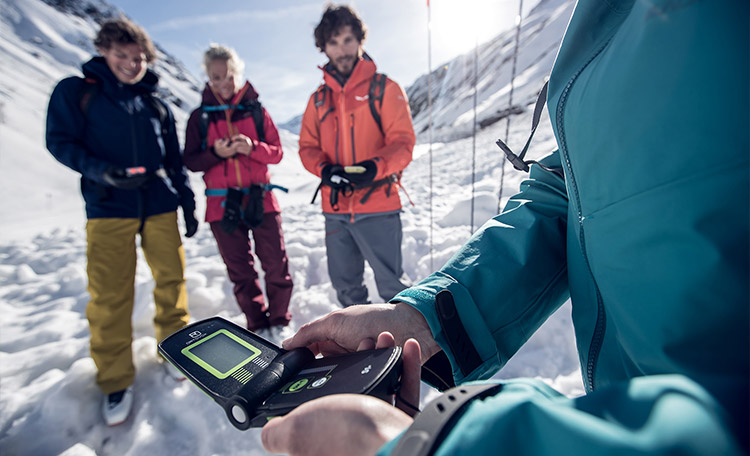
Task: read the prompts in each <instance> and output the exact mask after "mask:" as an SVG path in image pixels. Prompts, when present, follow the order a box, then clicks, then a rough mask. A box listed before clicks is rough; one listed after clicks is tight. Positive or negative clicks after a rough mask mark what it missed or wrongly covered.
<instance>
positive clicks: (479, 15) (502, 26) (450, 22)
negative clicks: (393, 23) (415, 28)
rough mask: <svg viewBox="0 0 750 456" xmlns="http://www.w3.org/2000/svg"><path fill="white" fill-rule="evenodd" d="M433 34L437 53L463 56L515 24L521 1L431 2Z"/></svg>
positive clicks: (440, 0) (451, 0)
mask: <svg viewBox="0 0 750 456" xmlns="http://www.w3.org/2000/svg"><path fill="white" fill-rule="evenodd" d="M430 6H431V8H432V11H431V19H432V21H431V24H430V25H431V30H432V39H433V43H434V46H435V47H436V49H437V48H438V46H439V49H440V50H441V51H443V52H446V53H450V54H460V53H464V52H468V51H470V50H471V49H473V47H474V45H475V44H476V43H477V42H479V43H483V42H485V41H487V40H489V39H490V38H492V37H494V36H496V35H497V34H499V33H500V32H502V31H503V30H507V29H508V28H510V27H512V26H513V25H514V24H515V21H516V16H517V13H518V0H505V1H497V0H462V1H458V0H431V1H430Z"/></svg>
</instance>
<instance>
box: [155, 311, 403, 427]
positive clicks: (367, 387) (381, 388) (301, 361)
mask: <svg viewBox="0 0 750 456" xmlns="http://www.w3.org/2000/svg"><path fill="white" fill-rule="evenodd" d="M159 352H161V354H162V355H164V357H165V358H166V359H167V360H168V361H169V362H170V363H172V364H173V365H174V366H175V367H177V369H179V370H180V371H181V372H182V373H183V374H185V376H186V377H187V378H188V379H189V380H190V381H191V382H192V383H194V384H195V385H196V386H197V387H198V388H200V389H201V390H203V392H205V393H206V394H208V395H209V396H210V397H211V398H212V399H213V400H214V401H216V402H217V403H218V404H219V405H221V406H222V407H223V408H224V411H225V412H226V414H227V417H228V418H229V421H230V422H231V423H232V424H233V425H234V426H235V427H236V428H237V429H241V430H246V429H249V428H251V427H261V426H263V425H264V424H265V423H266V422H267V421H268V420H269V419H271V418H274V417H277V416H282V415H285V414H287V413H289V412H290V411H292V410H293V409H294V408H295V407H297V406H298V405H300V404H302V403H304V402H307V401H309V400H312V399H315V398H318V397H322V396H327V395H330V394H339V393H356V394H368V395H370V396H374V397H377V398H380V399H383V400H385V401H388V402H391V400H392V396H393V395H394V394H396V392H397V391H398V387H399V377H400V375H401V348H400V347H391V348H382V349H377V350H367V351H361V352H356V353H349V354H346V355H340V356H331V357H325V358H315V357H314V356H313V354H312V352H311V351H310V350H308V349H307V348H296V349H294V350H290V351H287V350H284V349H282V348H280V347H277V346H276V345H274V344H273V343H271V342H269V341H267V340H265V339H263V338H262V337H260V336H258V335H256V334H255V333H253V332H250V331H248V330H246V329H244V328H242V327H240V326H238V325H236V324H234V323H232V322H230V321H228V320H225V319H224V318H221V317H212V318H209V319H206V320H202V321H198V322H195V323H192V324H190V325H188V326H186V327H184V328H182V329H180V330H179V331H177V332H175V333H174V334H172V335H170V336H169V337H167V338H166V339H164V340H163V341H162V342H161V343H160V344H159Z"/></svg>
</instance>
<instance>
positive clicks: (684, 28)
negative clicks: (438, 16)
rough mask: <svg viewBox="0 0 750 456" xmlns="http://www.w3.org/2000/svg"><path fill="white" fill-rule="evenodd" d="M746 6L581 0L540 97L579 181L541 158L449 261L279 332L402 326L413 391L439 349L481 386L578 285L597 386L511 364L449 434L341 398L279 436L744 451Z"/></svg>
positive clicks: (478, 450) (526, 447)
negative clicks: (393, 291)
mask: <svg viewBox="0 0 750 456" xmlns="http://www.w3.org/2000/svg"><path fill="white" fill-rule="evenodd" d="M747 18H748V3H747V2H730V1H719V2H708V1H688V2H674V1H670V0H653V1H648V2H643V1H633V0H607V1H602V0H587V1H583V0H581V1H580V2H579V3H578V4H577V5H576V8H575V11H574V14H573V17H572V18H571V21H570V24H569V26H568V30H567V31H566V34H565V37H564V39H563V42H562V44H561V48H560V50H559V53H558V56H557V59H556V61H555V64H554V68H553V70H552V73H551V75H550V80H549V93H548V97H547V101H548V106H549V113H550V118H551V122H552V126H553V128H554V132H555V135H556V138H557V143H558V150H557V151H556V152H554V153H553V154H552V155H551V156H548V157H546V158H545V159H544V160H542V163H543V164H544V165H545V166H546V167H547V168H551V169H553V170H554V169H555V168H557V169H558V170H559V169H561V170H562V174H564V178H562V177H561V176H559V175H558V174H557V173H555V172H550V171H549V170H544V169H542V167H540V166H539V165H532V166H531V172H530V176H529V179H528V180H526V181H524V182H523V183H522V185H521V190H520V193H519V194H518V195H516V196H514V197H513V198H511V200H510V201H509V202H508V204H507V205H506V207H505V208H504V210H503V212H502V213H501V214H499V215H498V216H496V217H495V218H493V219H491V220H490V221H488V222H487V223H486V224H485V225H484V226H483V227H482V228H481V230H479V231H478V232H477V233H476V234H475V235H474V236H473V237H472V238H471V239H470V240H469V241H468V242H467V243H466V244H465V245H464V246H463V247H462V248H461V249H460V250H459V251H458V252H457V253H456V254H455V255H454V256H453V258H452V259H451V260H450V261H448V263H447V264H446V265H445V266H443V267H442V268H441V269H440V270H439V271H438V272H435V273H434V274H432V275H431V276H429V277H427V278H426V279H425V280H423V281H422V282H421V283H419V284H418V285H416V286H414V287H412V288H409V289H407V290H404V291H403V292H401V293H400V294H399V295H397V296H396V297H395V298H394V300H393V301H391V303H390V304H382V305H375V306H371V307H367V308H358V307H353V308H350V309H344V310H342V311H337V312H335V313H332V314H329V315H328V316H326V317H323V318H322V319H320V320H318V321H316V322H313V323H311V324H308V325H306V326H304V327H302V328H301V329H300V330H299V332H298V333H297V334H296V335H295V336H294V337H293V338H292V339H290V340H287V341H285V343H284V347H285V348H293V347H298V346H308V347H310V348H311V349H313V350H314V351H316V352H319V353H323V354H330V353H336V352H341V351H347V350H356V349H362V348H368V347H372V346H373V345H375V343H374V341H375V340H376V339H377V340H378V342H377V345H378V346H384V345H388V344H393V343H396V344H404V349H405V352H404V367H405V369H406V370H405V372H404V374H403V376H402V384H403V388H404V389H407V391H403V390H402V392H401V396H402V397H404V398H406V399H410V400H411V402H414V401H415V400H416V399H417V398H418V396H415V386H414V385H415V383H416V378H415V377H416V374H415V373H414V365H415V364H417V365H418V363H419V360H421V361H422V362H425V361H427V360H428V359H429V360H430V361H432V360H433V359H437V357H438V356H443V355H444V356H445V357H446V358H447V360H448V361H449V362H450V366H451V367H450V369H451V370H450V372H451V373H452V377H453V378H452V380H454V381H455V383H456V384H458V385H463V387H464V388H466V387H467V385H475V384H476V381H480V380H484V379H487V378H489V377H491V376H492V375H493V374H495V373H496V372H497V371H498V370H499V369H501V368H502V367H503V366H504V365H505V363H506V362H507V361H508V359H510V357H511V356H513V354H514V353H516V351H517V350H518V349H519V348H520V347H521V345H523V343H524V342H525V341H526V340H527V339H528V338H529V337H530V336H531V335H532V334H533V333H534V331H536V330H537V329H538V328H539V327H540V326H541V325H542V323H543V322H544V321H545V320H546V319H547V318H548V317H549V315H551V314H552V313H553V312H554V311H555V310H556V309H558V308H559V307H560V306H561V305H562V304H563V303H564V302H565V301H566V300H567V299H568V298H570V300H571V303H572V317H573V323H574V327H575V335H576V344H577V348H578V353H579V357H580V363H581V371H582V374H583V377H584V378H583V380H584V385H585V388H586V395H584V396H582V397H578V398H567V397H565V396H563V395H561V394H559V393H557V392H555V391H554V390H552V389H551V388H549V387H548V386H545V385H544V384H543V383H541V382H540V381H534V380H528V379H518V380H511V381H503V382H501V384H500V386H499V390H496V391H492V392H491V393H490V394H488V395H487V394H486V395H485V396H484V397H481V398H476V399H474V400H473V401H471V402H469V403H468V405H466V406H465V407H463V408H460V409H459V410H458V411H456V412H455V413H454V414H453V415H452V419H451V420H449V421H448V422H447V424H445V426H444V427H443V428H442V432H438V427H433V428H432V429H430V428H429V426H428V425H429V424H430V422H429V421H428V420H424V419H422V416H423V415H425V414H424V413H423V414H417V415H416V419H415V420H413V421H412V419H411V417H409V415H407V414H406V413H403V412H402V411H401V410H399V409H397V408H394V407H390V406H389V405H388V404H385V403H383V402H382V401H377V400H375V399H372V398H367V397H364V396H329V397H327V398H323V399H319V400H317V401H313V402H309V403H307V404H304V405H303V406H301V407H299V408H298V409H296V410H295V411H294V412H292V413H291V414H289V415H287V416H285V417H283V418H279V419H275V420H272V421H271V422H270V423H269V424H268V425H266V427H265V428H264V430H263V433H262V438H263V443H264V445H265V446H266V448H267V449H269V450H270V451H279V452H289V453H290V454H293V455H302V454H315V453H316V452H317V451H318V450H320V449H322V448H324V447H323V446H320V445H322V443H321V442H323V443H326V442H327V444H328V446H329V450H328V452H327V454H343V453H346V452H347V451H348V452H350V454H355V453H356V454H374V453H375V452H378V454H381V455H386V454H399V455H400V454H407V453H405V452H404V448H405V447H406V446H407V445H401V440H402V439H403V440H405V441H406V437H404V436H407V437H409V438H414V439H417V440H418V439H419V438H425V439H428V440H429V439H432V440H433V441H434V444H435V447H434V449H433V452H434V454H437V455H447V454H459V455H464V454H465V455H478V454H513V455H518V454H523V455H527V454H533V455H547V454H597V455H599V454H712V455H714V454H721V455H731V454H746V453H747V452H748V429H749V428H750V425H749V423H748V409H749V408H750V400H749V398H748V389H749V387H748V385H749V380H748V377H749V372H748V371H749V366H750V359H749V358H750V357H749V354H748V351H749V348H750V340H749V337H748V333H749V331H748V328H749V320H750V319H749V315H748V309H749V307H750V305H749V303H750V293H749V292H748V282H749V280H748V278H749V277H750V266H749V263H750V262H749V258H748V257H749V252H750V245H749V244H750V243H749V238H750V227H749V226H748V222H749V221H750V213H749V212H750V209H749V208H750V197H749V194H748V193H749V189H750V184H749V179H748V175H749V166H748V165H749V163H748V162H749V161H750V151H749V147H748V125H749V124H750V122H749V116H748V99H749V97H748V81H749V80H750V77H749V76H748V59H747V56H748V39H747V38H748V35H747V31H748V27H747ZM558 172H559V171H558ZM452 307H455V311H454V312H453V314H451V309H452ZM438 308H439V309H441V310H442V311H441V312H438ZM386 330H387V331H389V332H390V334H391V335H392V336H391V335H388V334H381V332H382V331H386ZM409 338H414V339H416V341H417V342H418V343H419V346H421V359H420V354H419V350H415V349H414V346H415V345H416V344H415V343H414V341H410V340H407V339H409ZM384 339H389V340H385V341H384ZM405 341H406V343H405ZM433 357H434V358H433ZM431 358H433V359H431ZM407 402H408V401H407ZM428 408H429V406H428ZM419 429H421V430H422V431H424V432H423V433H422V435H421V437H420V436H419V435H417V434H416V433H415V432H412V431H415V430H419ZM405 431H406V432H405ZM303 434H304V436H303ZM438 434H439V435H438ZM311 435H312V436H315V437H314V438H312V439H310V438H309V436H311ZM415 436H416V437H415ZM413 454H421V453H417V452H414V453H413Z"/></svg>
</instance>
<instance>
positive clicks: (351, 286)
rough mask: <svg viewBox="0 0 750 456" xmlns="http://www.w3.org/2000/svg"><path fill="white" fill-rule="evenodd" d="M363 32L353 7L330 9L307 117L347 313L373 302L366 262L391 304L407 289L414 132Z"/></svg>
mask: <svg viewBox="0 0 750 456" xmlns="http://www.w3.org/2000/svg"><path fill="white" fill-rule="evenodd" d="M365 35H366V29H365V27H364V25H363V24H362V21H361V20H360V18H359V17H357V15H356V13H355V12H354V11H353V10H352V9H350V8H349V7H348V6H332V5H331V6H328V8H327V9H326V11H325V12H324V13H323V17H322V19H321V21H320V23H319V24H318V26H317V27H316V28H315V44H316V46H317V47H318V49H320V50H321V52H324V53H325V54H326V56H327V57H328V59H329V62H328V63H327V64H326V65H325V66H323V67H321V69H322V70H323V79H324V83H323V84H322V85H321V86H320V87H319V88H318V89H317V90H316V91H315V93H313V94H312V95H311V96H310V100H309V101H308V103H307V109H306V110H305V114H304V116H303V118H302V128H301V131H300V139H299V154H300V158H301V160H302V164H303V165H304V166H305V168H306V169H307V170H308V171H310V172H311V173H313V174H315V175H316V176H319V177H320V178H321V195H322V200H323V214H324V215H325V229H326V252H327V254H328V274H329V275H330V277H331V283H332V284H333V287H334V289H335V290H336V295H337V297H338V299H339V302H341V304H342V305H343V306H345V307H346V306H349V305H352V304H361V303H366V302H368V299H367V297H368V294H367V287H365V285H364V280H363V276H364V262H365V260H367V262H368V264H369V265H370V267H371V268H372V269H373V272H374V273H375V282H376V284H377V287H378V293H379V295H380V297H381V298H382V299H384V300H386V301H387V300H389V299H390V298H392V297H393V296H394V295H395V294H396V293H398V292H399V291H401V290H403V289H404V288H406V287H407V286H408V285H409V283H408V279H406V277H405V276H404V274H403V268H402V265H401V218H400V212H401V201H400V199H399V195H398V186H399V182H400V178H401V173H402V171H403V170H404V168H406V166H407V165H408V164H409V162H410V161H411V156H412V149H413V148H414V142H415V137H414V128H413V127H412V123H411V113H410V111H409V103H408V101H407V99H406V94H405V93H404V91H403V89H402V88H401V87H400V86H399V85H398V84H397V83H396V82H394V81H392V80H391V79H389V78H387V77H386V76H385V75H382V74H378V73H377V72H376V67H375V63H374V62H373V61H372V60H371V59H370V58H369V56H368V55H367V54H366V53H364V51H363V50H362V43H363V41H364V39H365Z"/></svg>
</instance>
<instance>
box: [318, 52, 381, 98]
mask: <svg viewBox="0 0 750 456" xmlns="http://www.w3.org/2000/svg"><path fill="white" fill-rule="evenodd" d="M318 68H320V69H321V70H323V79H324V81H325V84H326V85H327V86H329V87H331V88H332V89H341V88H342V87H344V86H347V85H348V86H355V85H357V84H359V83H360V82H362V81H369V80H370V79H371V78H372V76H373V75H374V74H375V72H376V71H377V66H376V65H375V62H374V61H373V60H372V59H371V58H370V56H369V55H367V53H366V52H364V53H363V54H362V57H360V58H359V60H357V63H356V64H355V65H354V69H352V74H350V75H349V77H348V78H346V79H344V78H343V77H342V76H341V74H340V73H339V72H338V71H337V70H336V68H335V67H334V66H333V65H332V64H331V62H330V61H329V62H328V63H326V64H325V65H324V66H320V67H318Z"/></svg>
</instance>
